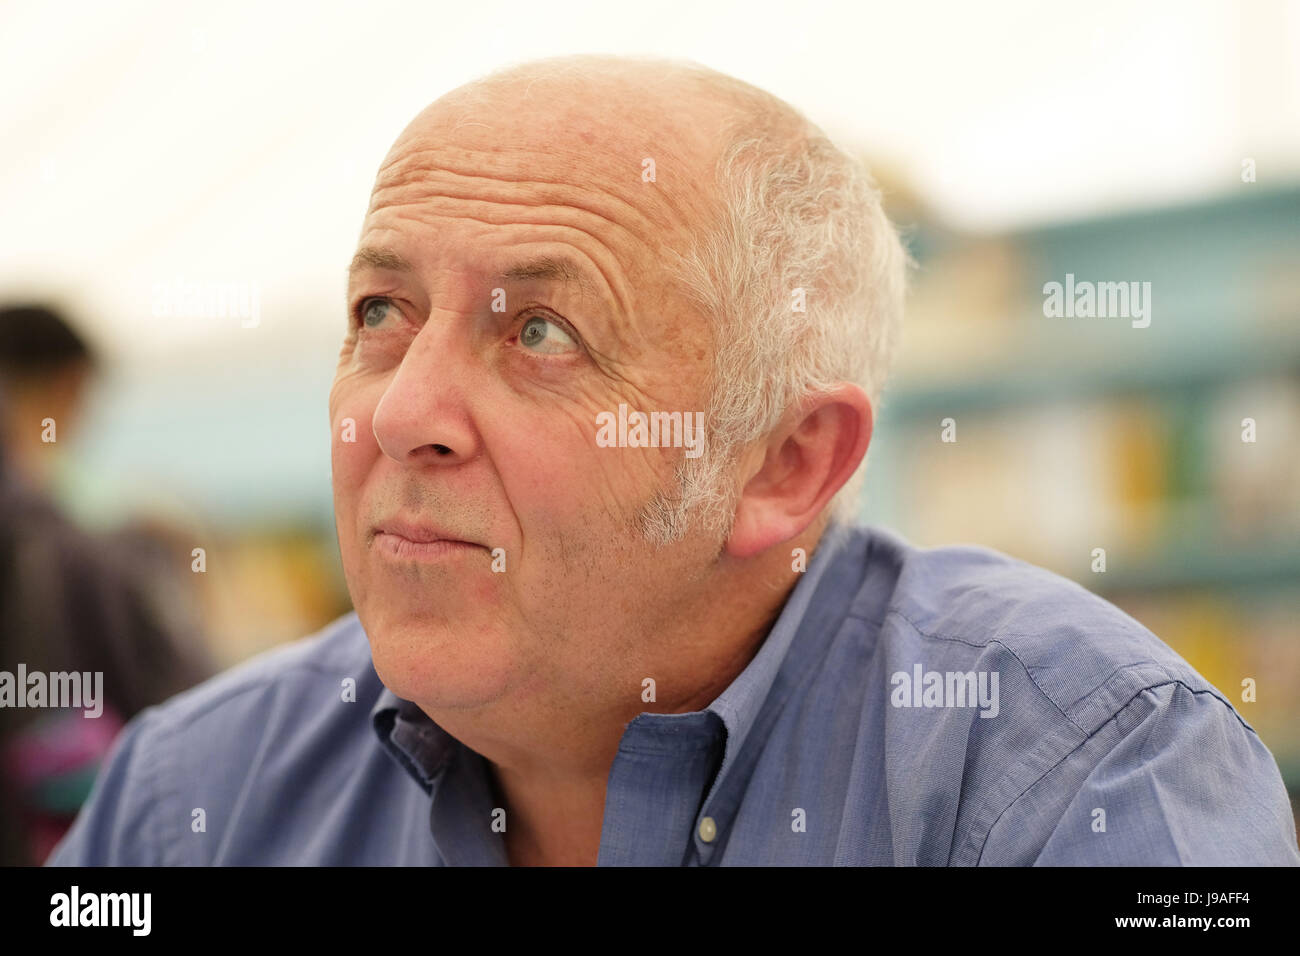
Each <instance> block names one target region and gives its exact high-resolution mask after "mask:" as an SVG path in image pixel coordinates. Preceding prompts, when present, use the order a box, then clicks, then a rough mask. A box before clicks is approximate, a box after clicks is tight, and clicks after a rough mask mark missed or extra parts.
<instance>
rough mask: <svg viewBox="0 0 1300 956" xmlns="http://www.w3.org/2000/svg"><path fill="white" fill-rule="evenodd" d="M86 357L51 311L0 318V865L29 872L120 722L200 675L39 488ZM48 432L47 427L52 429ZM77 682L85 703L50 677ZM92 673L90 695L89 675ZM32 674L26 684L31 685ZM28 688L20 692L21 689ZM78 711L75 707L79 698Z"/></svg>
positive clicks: (72, 811) (144, 602)
mask: <svg viewBox="0 0 1300 956" xmlns="http://www.w3.org/2000/svg"><path fill="white" fill-rule="evenodd" d="M94 369H95V360H94V358H93V356H92V354H91V351H90V349H89V348H88V347H87V345H86V343H85V342H84V340H83V339H82V338H81V337H80V336H79V335H78V334H77V333H76V332H75V331H74V330H73V328H72V327H71V326H70V325H69V324H68V322H67V321H66V320H65V319H64V318H63V317H62V316H61V315H60V314H59V313H58V312H56V311H54V310H53V309H50V308H47V307H45V306H40V305H21V306H13V307H9V308H4V309H0V422H2V423H3V442H2V443H0V771H2V773H0V863H3V864H5V865H23V864H27V865H34V864H39V863H41V862H42V861H43V860H44V859H45V858H46V857H47V856H48V855H49V852H50V850H51V849H52V848H53V846H54V845H55V843H56V842H57V841H58V839H59V838H60V837H62V836H63V834H64V833H65V832H66V831H67V828H68V827H69V826H70V825H71V823H72V821H73V819H74V818H75V816H76V813H77V810H78V809H79V808H80V806H81V803H82V802H83V801H84V800H85V798H86V796H87V794H88V793H89V792H90V785H91V781H92V780H93V777H94V774H95V773H96V771H97V769H98V766H99V763H100V761H101V760H102V759H103V757H104V755H105V754H106V753H107V752H108V749H109V747H110V746H111V744H112V741H113V739H114V737H115V736H116V734H117V732H118V731H119V730H120V729H121V727H122V725H123V723H124V722H125V721H127V720H129V719H130V718H131V717H133V716H134V715H135V714H137V713H139V712H140V711H141V710H143V709H144V708H145V707H147V706H148V705H150V704H154V703H157V702H159V701H161V700H164V699H166V698H167V697H170V696H172V695H173V694H175V693H177V692H178V691H181V690H184V689H185V688H186V687H190V686H192V685H193V684H195V683H198V682H199V681H201V680H203V679H204V678H206V677H208V676H210V675H211V673H212V666H211V664H210V662H209V661H208V659H207V656H206V653H205V652H203V651H202V649H201V648H200V647H198V646H197V645H196V644H195V642H194V640H193V636H192V635H182V636H181V639H178V637H177V635H175V634H174V633H173V632H171V631H170V630H169V629H168V628H167V627H166V626H164V624H163V623H162V622H161V621H160V619H159V615H158V613H156V609H155V608H154V607H153V606H152V605H151V603H150V601H149V599H148V596H147V588H146V587H145V586H144V585H143V584H142V583H141V581H140V579H139V578H138V577H136V575H135V568H136V567H137V565H135V564H134V563H133V562H132V561H131V560H130V557H131V553H130V552H128V551H124V550H123V549H121V548H119V547H113V546H111V545H110V544H108V543H107V542H106V541H101V540H98V539H97V538H95V537H93V536H91V535H89V534H87V533H85V532H83V531H81V530H79V529H78V528H77V527H76V526H75V525H74V524H73V523H72V522H71V521H69V520H68V519H66V518H65V517H64V516H63V515H61V514H60V512H59V510H58V508H57V507H56V506H55V505H54V503H53V502H52V500H51V499H50V497H49V496H48V495H47V494H46V492H45V489H46V488H47V487H48V485H49V483H50V475H51V459H52V456H53V454H54V452H55V449H56V448H57V441H43V440H42V436H43V435H44V436H48V437H50V438H55V439H59V440H64V439H66V437H67V436H68V435H70V434H71V433H72V430H73V427H74V426H75V423H76V420H77V417H78V413H79V410H80V405H81V402H82V400H83V398H84V394H85V389H86V387H87V384H88V382H89V380H90V378H91V375H92V374H93V372H94ZM52 429H53V430H52ZM82 673H86V674H90V675H92V678H91V679H90V681H91V682H90V683H87V685H86V686H87V689H88V690H90V692H91V693H92V694H95V693H98V694H101V695H102V698H103V699H102V700H96V701H94V704H93V707H92V706H77V707H72V708H63V707H57V706H55V704H56V703H58V702H57V701H55V700H54V696H55V695H54V693H53V692H54V690H55V689H56V688H55V684H56V681H57V680H58V679H57V678H55V677H54V676H52V675H67V674H82ZM95 673H102V675H103V676H102V679H101V680H102V684H101V685H100V687H99V690H98V691H95V690H93V689H91V688H92V684H93V675H94V674H95ZM37 675H39V676H37ZM29 681H30V682H31V683H29ZM82 703H85V702H82Z"/></svg>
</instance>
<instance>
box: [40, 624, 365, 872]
mask: <svg viewBox="0 0 1300 956" xmlns="http://www.w3.org/2000/svg"><path fill="white" fill-rule="evenodd" d="M382 689H383V685H382V684H381V683H380V682H379V679H378V677H377V675H376V674H375V672H374V668H373V665H372V664H371V659H370V650H369V642H368V640H367V638H366V635H365V632H364V630H363V629H362V628H361V625H360V622H359V621H358V620H357V618H356V615H355V614H348V615H346V616H345V617H342V618H340V619H338V620H337V621H335V622H333V623H332V624H330V625H329V626H327V627H326V628H324V629H323V630H322V631H320V632H318V633H316V634H314V635H311V636H309V637H305V638H302V639H300V640H297V641H294V642H292V643H290V644H286V645H284V646H281V647H277V648H274V649H272V650H270V651H267V652H265V653H263V654H261V655H259V656H257V657H255V658H252V659H251V660H249V661H246V662H244V663H243V664H240V665H238V666H236V667H234V668H232V669H230V670H228V671H225V672H223V673H221V674H219V675H217V676H216V677H213V678H211V679H209V680H207V681H205V682H204V683H202V684H199V685H198V686H196V687H193V688H191V689H189V690H187V691H184V692H183V693H180V694H178V695H176V696H174V697H172V698H170V699H169V700H167V701H165V702H163V703H161V704H157V705H154V706H152V707H149V708H147V709H145V710H144V711H142V712H141V713H140V714H138V715H137V716H136V717H135V718H134V719H133V720H131V721H130V722H129V723H128V724H127V726H126V728H125V729H124V730H123V731H122V733H121V734H120V735H119V736H118V739H117V740H116V741H115V743H114V745H113V749H112V751H111V752H110V754H109V755H108V758H107V760H106V761H105V764H104V766H103V768H102V769H101V771H100V774H99V776H98V777H97V778H96V781H95V785H94V789H93V790H92V793H91V795H90V798H89V800H88V801H87V803H86V805H85V806H84V807H83V808H82V811H81V813H80V814H79V816H78V818H77V821H76V823H75V824H74V825H73V828H72V830H70V831H69V833H68V835H67V836H66V837H65V838H64V841H63V842H62V843H61V844H60V846H59V847H58V848H56V850H55V852H54V854H53V855H52V856H51V859H50V862H51V863H74V864H81V865H87V864H90V865H100V864H113V865H138V864H171V863H184V862H190V860H189V859H188V858H187V857H186V856H185V852H186V850H185V848H186V847H187V846H189V843H188V842H187V841H185V840H184V839H183V837H184V836H186V835H187V833H188V831H189V828H190V824H191V816H192V815H193V814H194V812H195V809H196V808H198V809H201V810H202V811H203V814H204V817H205V820H206V822H207V825H208V827H209V832H212V828H214V827H225V826H227V825H228V824H229V823H230V822H231V821H233V820H235V819H237V818H239V817H240V816H241V814H243V815H247V814H249V813H252V812H253V811H254V810H255V811H256V815H258V816H259V817H265V818H266V820H268V821H269V820H271V816H270V815H269V814H271V813H272V812H273V811H272V808H273V806H274V804H275V803H276V801H277V799H279V800H283V799H284V798H286V797H287V796H288V795H289V794H290V793H297V792H298V791H299V790H302V789H306V790H311V789H313V782H316V783H321V782H323V781H329V782H330V784H334V783H335V781H336V780H337V778H339V777H341V776H342V775H344V774H347V773H351V772H352V770H353V769H354V767H353V764H354V763H355V760H356V757H357V754H358V753H368V750H363V748H365V746H366V745H367V744H369V743H371V742H372V741H373V736H374V734H373V729H372V728H371V726H370V719H369V715H370V709H371V706H372V705H373V704H374V703H375V701H376V700H377V699H378V696H379V694H380V692H381V691H382ZM369 749H374V748H369ZM315 789H319V790H321V791H322V792H324V791H325V790H328V789H329V787H328V786H322V787H318V788H315Z"/></svg>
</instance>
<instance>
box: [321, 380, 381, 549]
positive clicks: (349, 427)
mask: <svg viewBox="0 0 1300 956" xmlns="http://www.w3.org/2000/svg"><path fill="white" fill-rule="evenodd" d="M374 412H375V403H374V401H370V400H368V399H367V398H366V397H365V395H364V393H361V392H359V391H355V390H353V391H344V390H341V391H339V392H338V393H336V394H334V395H332V396H331V401H330V413H331V419H330V471H331V474H332V477H333V487H334V514H335V517H336V519H337V523H338V532H339V539H340V543H341V544H342V545H344V547H343V558H344V561H345V562H346V561H347V558H348V556H349V555H350V554H351V553H352V552H353V551H354V550H355V549H354V548H349V547H347V545H348V544H349V543H353V544H355V541H356V535H357V534H358V530H357V524H356V522H357V518H358V514H357V505H358V502H359V500H360V496H361V488H362V485H363V484H364V483H365V479H366V476H367V474H369V472H370V469H371V466H372V465H373V463H374V461H375V458H376V456H377V455H378V454H379V444H378V442H376V441H375V433H374V429H373V428H372V426H371V422H372V420H373V418H374Z"/></svg>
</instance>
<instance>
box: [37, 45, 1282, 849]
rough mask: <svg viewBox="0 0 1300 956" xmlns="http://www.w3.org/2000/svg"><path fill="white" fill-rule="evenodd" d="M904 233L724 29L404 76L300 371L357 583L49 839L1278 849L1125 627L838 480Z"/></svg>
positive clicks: (1233, 723)
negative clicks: (652, 46) (382, 148)
mask: <svg viewBox="0 0 1300 956" xmlns="http://www.w3.org/2000/svg"><path fill="white" fill-rule="evenodd" d="M905 267H906V255H905V253H904V250H903V248H902V246H901V243H900V241H899V239H898V236H897V234H896V232H895V230H894V229H893V227H892V226H891V224H890V223H889V221H888V219H887V218H886V217H885V215H884V213H883V211H882V209H881V205H880V197H879V194H878V191H877V190H876V188H875V187H874V186H873V184H872V182H871V181H870V179H869V178H867V176H866V173H865V172H864V171H863V170H862V169H861V168H860V167H859V166H858V165H857V164H856V163H855V162H853V161H852V160H851V159H850V158H849V157H848V156H847V155H845V154H844V153H843V152H842V151H840V150H839V149H838V148H836V147H835V146H833V145H832V144H831V143H830V142H829V141H828V140H827V139H826V137H825V136H824V135H823V134H822V133H821V131H820V130H818V129H817V128H816V127H815V126H813V125H812V124H811V123H809V122H808V121H807V120H806V119H804V118H803V117H802V116H801V115H800V114H799V113H798V112H796V111H795V110H794V109H793V108H792V107H790V106H789V105H788V104H786V103H784V102H783V101H781V100H778V99H776V98H775V97H773V96H771V95H769V94H767V93H765V92H763V91H761V90H758V89H756V88H755V87H753V86H750V85H748V84H745V83H742V82H739V81H737V80H734V79H732V78H730V77H727V76H724V75H722V74H719V73H716V72H714V71H712V70H707V69H705V68H702V67H697V66H695V65H693V64H689V63H682V62H679V61H663V60H657V59H631V58H614V57H572V58H561V59H558V60H547V61H540V62H535V63H529V64H524V65H522V66H518V67H514V68H511V69H507V70H505V71H503V72H498V73H496V74H492V75H490V76H489V77H487V78H485V79H482V80H478V81H475V82H474V83H471V84H469V85H468V86H465V87H462V88H460V89H458V90H456V91H453V92H452V93H450V94H448V95H446V96H444V97H443V98H441V99H439V100H438V101H436V102H435V103H433V104H432V105H431V106H429V107H428V108H427V109H425V110H424V111H423V112H422V113H420V114H419V115H418V116H417V117H416V118H415V119H414V120H413V121H412V123H411V124H410V125H409V126H408V127H407V129H406V130H405V131H404V132H403V133H402V134H401V135H400V136H399V138H398V140H397V142H396V143H395V144H394V145H393V147H392V149H391V150H390V152H389V154H388V156H387V158H386V160H385V161H384V163H383V165H382V166H381V168H380V170H379V174H378V177H377V179H376V182H375V186H374V190H373V192H372V195H371V198H370V205H369V209H368V210H367V213H366V216H365V220H364V223H363V227H362V233H361V236H360V240H359V247H358V250H357V252H356V255H355V256H354V259H353V263H352V269H351V274H350V282H349V289H348V325H347V330H346V333H345V335H344V340H343V346H342V349H341V352H340V357H339V363H338V368H337V372H336V377H335V382H334V386H333V389H332V391H331V393H330V397H329V418H330V427H331V431H332V436H333V437H332V455H333V478H334V503H335V517H336V524H337V531H338V539H339V546H340V550H341V555H342V560H343V566H344V571H345V574H346V578H347V582H348V586H349V590H350V592H351V595H352V598H353V601H354V605H355V608H356V611H355V613H353V614H349V615H347V616H346V617H344V618H342V619H340V620H339V621H337V622H336V623H335V624H333V625H331V626H330V627H328V628H326V629H325V630H324V631H323V632H321V633H320V634H317V635H315V636H314V637H312V638H310V639H308V640H305V641H302V642H297V643H295V644H294V645H292V646H289V647H287V648H283V649H277V650H275V651H273V652H270V653H269V654H266V655H263V656H261V657H259V658H257V659H256V660H254V661H252V662H249V663H246V664H244V665H242V666H240V667H238V668H235V669H234V670H232V671H229V672H227V673H226V674H224V675H222V676H220V677H218V678H216V679H214V680H212V681H210V682H208V683H206V684H204V685H202V686H201V687H198V688H195V689H193V690H191V691H188V692H187V693H184V694H182V695H180V696H179V697H177V698H176V699H174V700H172V701H170V702H168V703H167V704H165V705H163V706H161V707H158V708H152V709H150V710H149V711H148V712H147V713H145V714H143V715H141V716H140V717H138V718H137V719H136V720H135V721H133V722H132V724H131V726H129V727H128V728H127V730H126V731H125V732H124V733H123V734H122V736H121V738H120V740H119V743H118V744H117V746H116V748H115V753H114V755H113V757H112V759H111V762H110V764H109V767H108V769H107V770H106V771H105V773H104V774H103V775H102V776H101V777H100V779H99V781H97V783H96V788H95V794H94V795H93V797H92V799H91V800H90V802H89V803H88V805H87V806H86V807H85V809H84V810H83V811H82V813H81V815H80V817H79V819H78V821H77V823H76V825H75V826H74V828H73V830H72V831H71V832H70V834H69V835H68V837H67V838H66V839H65V840H64V841H63V842H62V843H61V845H60V846H59V848H58V849H57V850H56V851H55V852H54V854H52V856H51V859H50V862H51V863H53V864H82V865H85V864H115V865H121V864H154V865H156V864H223V865H224V864H240V865H246V864H414V865H506V864H512V865H529V864H596V863H598V864H603V865H619V864H634V865H635V864H643V865H670V866H676V865H718V864H819V865H828V864H885V865H888V864H906V865H916V864H921V865H999V864H1002V865H1030V864H1039V865H1051V864H1296V863H1300V853H1298V852H1297V848H1296V834H1295V827H1294V823H1293V821H1292V818H1291V814H1290V810H1289V807H1288V804H1287V798H1286V793H1285V790H1284V789H1283V786H1282V781H1281V777H1280V774H1279V772H1278V768H1277V765H1276V763H1275V762H1274V760H1273V757H1272V755H1271V754H1270V753H1269V751H1268V750H1267V749H1266V748H1265V746H1264V745H1263V744H1262V743H1261V742H1260V740H1259V738H1258V736H1257V735H1256V734H1255V732H1254V730H1253V729H1252V728H1251V727H1250V726H1249V725H1248V724H1246V722H1245V721H1243V720H1242V718H1241V717H1240V715H1238V714H1237V712H1236V711H1235V710H1234V708H1233V707H1232V704H1231V703H1230V702H1229V701H1228V699H1227V698H1226V697H1225V696H1224V695H1223V694H1221V693H1220V692H1219V691H1218V690H1216V689H1215V688H1214V687H1212V686H1210V685H1209V684H1208V683H1207V682H1206V681H1205V680H1204V679H1203V678H1202V677H1201V676H1200V675H1199V674H1197V673H1196V672H1195V671H1194V670H1193V669H1192V668H1191V667H1190V666H1189V665H1188V664H1187V663H1186V662H1185V661H1184V660H1182V659H1181V658H1180V657H1178V656H1177V655H1176V654H1175V653H1174V652H1173V651H1172V650H1171V649H1170V648H1169V647H1168V646H1166V645H1165V644H1164V643H1162V642H1161V641H1160V640H1159V639H1157V638H1156V636H1155V635H1153V634H1151V633H1150V632H1149V631H1147V630H1146V629H1145V628H1143V627H1142V626H1141V625H1140V624H1138V623H1137V622H1136V621H1134V620H1133V619H1131V618H1129V617H1127V616H1126V615H1124V614H1123V613H1122V612H1120V611H1119V610H1118V609H1117V608H1115V607H1114V606H1112V605H1110V604H1108V603H1107V602H1105V601H1103V600H1102V599H1100V598H1098V597H1096V596H1095V595H1093V594H1091V593H1089V592H1087V591H1085V590H1084V589H1083V588H1080V587H1078V586H1077V585H1075V584H1073V583H1072V582H1069V581H1067V580H1065V579H1063V578H1060V577H1058V576H1056V575H1053V574H1051V573H1049V572H1047V571H1044V570H1042V569H1038V568H1035V567H1032V566H1030V565H1027V564H1025V563H1023V562H1020V561H1017V560H1015V559H1013V558H1010V557H1007V556H1005V555H1001V554H998V553H996V552H993V551H989V550H986V549H982V548H971V547H951V548H938V549H930V550H921V549H917V548H914V547H912V546H910V545H909V544H908V543H907V542H905V541H903V540H902V539H900V538H899V537H897V536H895V535H893V534H891V533H889V532H887V531H884V530H882V529H878V528H871V527H863V526H858V525H855V524H853V523H852V519H853V510H854V507H855V504H856V495H857V489H858V487H859V481H860V479H861V472H862V467H863V465H864V458H865V454H866V450H867V447H868V444H869V442H870V439H871V436H872V430H873V423H874V420H875V415H874V409H875V408H876V407H877V405H878V403H879V400H880V394H881V390H882V387H883V383H884V379H885V375H886V372H887V370H888V367H889V363H890V358H891V355H892V352H893V348H894V343H895V340H896V336H897V332H898V325H899V322H900V320H901V313H902V299H903V292H904V285H905V282H904V276H905ZM674 415H675V416H677V417H676V419H675V420H674V419H673V418H672V416H674ZM697 415H698V416H699V417H698V418H697V417H696V416H697ZM650 416H663V417H659V418H651V417H650ZM651 422H653V423H654V425H655V426H656V427H655V428H653V429H651V428H650V427H649V423H651ZM693 426H694V427H693ZM196 808H197V809H196Z"/></svg>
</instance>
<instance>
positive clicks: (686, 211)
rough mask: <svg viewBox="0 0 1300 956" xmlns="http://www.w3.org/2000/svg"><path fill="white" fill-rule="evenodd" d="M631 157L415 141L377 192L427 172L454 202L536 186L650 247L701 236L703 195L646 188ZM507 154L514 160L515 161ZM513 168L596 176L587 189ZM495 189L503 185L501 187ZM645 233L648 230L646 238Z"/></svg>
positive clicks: (397, 155)
mask: <svg viewBox="0 0 1300 956" xmlns="http://www.w3.org/2000/svg"><path fill="white" fill-rule="evenodd" d="M439 154H441V155H439ZM593 155H601V156H603V157H604V158H606V159H607V160H610V161H609V162H606V163H603V164H597V163H593V162H592V159H593ZM628 155H632V159H629V160H626V161H620V160H616V159H615V157H614V156H613V154H611V153H610V152H609V150H608V149H605V150H602V151H601V152H600V153H599V154H595V153H578V152H573V151H564V150H550V151H547V152H544V153H541V154H539V153H538V152H537V151H536V150H533V149H529V148H508V147H494V148H493V149H490V150H472V149H467V148H463V147H456V148H453V147H448V146H444V145H441V144H434V145H430V144H414V145H412V146H411V147H410V148H408V149H407V150H405V151H402V152H397V151H396V150H395V151H394V155H392V158H390V159H389V160H387V161H386V162H385V163H384V166H383V167H381V169H380V171H379V175H378V176H377V177H376V182H375V193H376V194H378V193H379V192H381V191H383V190H386V189H390V188H400V187H402V186H406V185H410V186H418V185H421V184H422V183H421V182H420V181H419V179H418V178H417V177H418V176H419V174H425V175H424V177H423V182H424V183H427V184H429V185H430V186H433V187H434V188H435V189H439V190H441V191H442V192H443V193H444V194H445V195H447V196H449V197H454V198H469V199H474V198H491V194H492V193H493V192H494V191H505V190H509V189H511V188H512V187H519V186H531V187H534V188H536V189H537V190H538V191H539V192H541V193H542V194H543V195H544V196H545V197H546V198H547V199H551V200H552V201H554V200H558V203H557V204H558V205H565V206H571V207H573V208H577V209H585V210H587V211H589V212H592V213H594V214H595V215H598V216H600V217H601V218H603V219H604V220H606V221H607V222H609V223H610V224H611V225H613V226H615V227H616V228H619V229H621V230H622V231H624V232H626V233H627V234H628V235H630V236H631V237H632V238H633V239H634V240H635V241H636V242H638V243H639V244H642V245H646V246H654V245H657V242H652V241H651V237H652V236H659V235H662V234H664V233H665V232H671V231H675V230H684V231H687V232H690V231H693V230H694V229H695V228H696V223H695V219H696V218H697V215H696V213H695V210H696V209H697V208H698V207H699V206H700V205H701V203H700V201H699V199H700V198H701V197H695V199H696V201H695V202H691V201H690V199H691V197H689V196H685V197H680V196H679V195H678V194H677V192H675V191H672V190H669V191H665V190H662V189H658V188H656V187H655V185H654V184H650V183H643V182H642V181H641V152H640V151H637V152H636V153H635V155H633V154H628ZM506 157H511V158H514V162H511V161H510V159H507V158H506ZM679 164H680V163H679ZM512 166H515V167H517V166H522V167H524V168H525V171H527V172H532V173H536V172H538V171H542V172H544V171H545V170H546V169H547V168H548V167H549V168H554V169H556V170H557V171H560V170H572V169H584V168H586V169H589V170H590V174H589V175H587V176H586V177H585V178H584V180H583V182H582V185H574V184H571V183H566V182H562V181H556V180H548V179H539V178H537V176H536V175H533V176H523V175H517V174H513V173H515V170H514V169H512V168H507V167H512ZM656 168H657V167H656ZM619 170H625V171H626V173H625V175H620V174H619V172H618V171H619ZM598 176H601V177H605V179H606V182H604V183H602V182H600V181H598V179H597V177H598ZM620 181H621V182H623V183H624V184H626V185H628V186H629V187H630V189H629V190H628V191H629V192H630V191H634V190H640V196H641V197H644V198H646V199H648V200H649V202H646V203H644V204H638V203H636V202H633V201H631V200H629V199H628V198H626V196H625V195H622V194H620V193H619V192H617V191H615V190H613V189H611V188H609V185H610V184H612V183H618V182H620ZM633 183H635V185H634V186H633V185H632V184H633ZM493 186H495V187H496V189H495V190H494V189H493V188H492V187H493ZM485 193H486V194H487V195H486V196H484V194H485ZM372 199H373V197H372ZM683 199H685V200H686V201H682V200H683ZM372 205H373V203H372ZM643 205H644V208H642V207H643ZM624 219H626V220H627V223H626V224H624V222H623V221H622V220H624ZM637 230H640V234H638V232H637Z"/></svg>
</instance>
